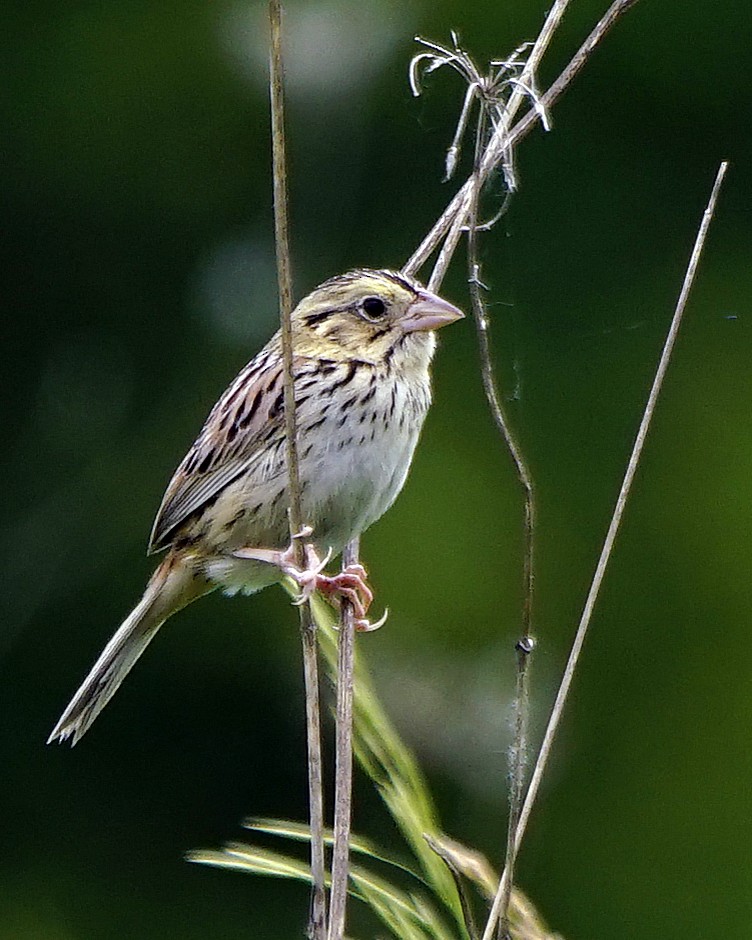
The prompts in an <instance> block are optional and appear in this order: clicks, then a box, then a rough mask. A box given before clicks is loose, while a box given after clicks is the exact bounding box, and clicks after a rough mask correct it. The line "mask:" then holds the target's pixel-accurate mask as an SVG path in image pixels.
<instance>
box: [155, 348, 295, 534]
mask: <svg viewBox="0 0 752 940" xmlns="http://www.w3.org/2000/svg"><path fill="white" fill-rule="evenodd" d="M283 437H284V380H283V369H282V364H281V357H279V356H277V355H273V354H271V352H270V349H269V347H267V348H266V349H265V350H263V351H262V352H261V353H259V355H258V356H256V358H255V359H253V360H251V362H250V363H249V364H248V365H247V366H246V367H245V369H243V371H242V372H241V373H240V374H239V375H238V377H237V378H236V379H235V381H234V382H233V383H232V385H230V387H229V388H228V389H227V391H226V392H225V393H224V394H223V395H222V397H221V398H220V399H219V401H218V402H217V404H216V405H215V406H214V408H213V409H212V411H211V414H210V415H209V417H208V418H207V419H206V423H205V424H204V426H203V428H202V429H201V433H200V434H199V436H198V437H197V438H196V441H195V443H194V444H193V446H192V447H191V449H190V450H189V451H188V453H187V454H186V455H185V458H184V459H183V461H182V463H181V464H180V466H179V467H178V469H177V470H176V471H175V474H174V476H173V478H172V480H171V481H170V484H169V486H168V487H167V491H166V492H165V495H164V498H163V499H162V505H161V506H160V507H159V512H158V513H157V518H156V519H155V521H154V527H153V529H152V533H151V539H150V540H149V552H150V553H152V552H157V551H159V550H160V549H163V548H166V547H167V546H168V545H170V544H171V542H172V541H173V540H174V539H175V537H176V535H177V534H178V533H177V530H178V529H179V527H180V525H181V524H182V523H183V522H185V520H186V519H187V518H188V517H189V516H190V515H191V514H192V513H194V512H196V510H197V509H200V508H201V507H202V506H204V505H206V503H207V502H209V501H210V500H212V499H213V498H215V497H216V496H217V495H218V494H219V493H221V491H222V490H223V489H224V488H225V487H226V486H228V485H229V484H230V483H232V481H233V480H235V479H236V478H237V477H238V476H240V475H241V474H242V473H245V472H248V471H252V469H253V465H254V463H255V462H256V461H257V460H258V459H259V458H260V457H262V456H263V455H264V453H266V452H268V450H269V447H270V446H271V445H272V444H273V442H274V441H275V439H277V440H279V439H281V438H283ZM270 466H271V464H270V463H269V462H267V467H270Z"/></svg>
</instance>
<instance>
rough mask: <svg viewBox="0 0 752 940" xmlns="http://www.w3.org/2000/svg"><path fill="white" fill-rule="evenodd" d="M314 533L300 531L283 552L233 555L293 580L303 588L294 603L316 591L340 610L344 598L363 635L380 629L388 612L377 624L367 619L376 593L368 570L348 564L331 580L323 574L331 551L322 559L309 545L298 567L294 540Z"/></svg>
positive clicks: (241, 550) (261, 550)
mask: <svg viewBox="0 0 752 940" xmlns="http://www.w3.org/2000/svg"><path fill="white" fill-rule="evenodd" d="M312 531H313V530H312V529H311V527H310V526H305V527H304V528H303V530H302V531H301V532H299V533H297V534H296V535H295V536H293V540H292V541H291V542H290V544H289V545H288V547H287V548H286V549H284V550H283V551H279V550H275V549H269V548H254V547H248V548H239V549H237V550H236V551H234V552H233V555H234V556H235V557H236V558H247V559H249V560H252V561H263V562H266V563H267V564H270V565H274V566H275V567H277V568H279V569H280V570H281V571H283V572H284V573H285V574H286V575H288V576H289V577H290V578H292V579H293V581H295V583H296V584H297V585H298V587H299V588H300V594H299V595H298V597H297V598H296V599H295V600H294V602H293V603H295V604H304V603H305V602H306V601H307V600H309V599H310V597H311V595H312V594H313V592H314V591H320V592H321V593H322V594H323V595H324V597H326V598H327V600H329V601H330V602H331V603H333V604H334V606H337V607H338V606H339V602H340V601H341V600H342V598H345V599H346V600H347V601H349V602H350V603H351V604H352V606H353V611H354V613H355V629H356V630H359V631H361V632H367V631H370V630H377V629H378V628H379V627H381V626H382V625H383V624H384V623H385V622H386V618H387V616H388V614H389V611H385V613H384V616H383V617H381V618H379V620H377V621H376V622H375V623H371V621H370V620H368V619H367V617H366V614H367V613H368V608H369V607H370V606H371V602H372V601H373V591H372V590H371V588H370V587H369V585H368V582H367V580H366V579H367V574H366V569H365V568H364V567H363V566H362V565H348V566H347V567H346V568H345V569H343V570H342V571H340V572H339V573H338V574H336V575H333V576H331V577H330V576H328V575H325V574H323V571H324V568H325V567H326V565H327V564H328V563H329V560H330V558H331V557H332V552H331V549H330V550H329V551H328V552H327V553H326V555H325V556H324V558H323V559H321V558H319V556H318V554H317V552H316V549H315V548H314V547H313V545H310V544H308V545H306V546H305V565H304V567H302V568H301V567H300V566H299V565H298V564H297V562H296V559H295V555H296V548H295V540H296V539H300V538H308V537H309V536H310V535H311V533H312Z"/></svg>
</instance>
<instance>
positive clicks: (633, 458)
mask: <svg viewBox="0 0 752 940" xmlns="http://www.w3.org/2000/svg"><path fill="white" fill-rule="evenodd" d="M727 169H728V163H726V162H723V163H721V165H720V166H719V168H718V173H717V174H716V178H715V182H714V184H713V188H712V191H711V193H710V198H709V200H708V204H707V207H706V209H705V212H704V214H703V217H702V222H701V224H700V227H699V230H698V232H697V238H696V239H695V244H694V247H693V249H692V253H691V255H690V258H689V263H688V265H687V271H686V274H685V276H684V282H683V284H682V288H681V291H680V293H679V299H678V300H677V303H676V308H675V310H674V316H673V319H672V321H671V326H670V328H669V331H668V335H667V337H666V342H665V344H664V346H663V351H662V352H661V356H660V359H659V361H658V368H657V369H656V373H655V378H654V379H653V385H652V387H651V389H650V395H649V396H648V401H647V404H646V406H645V410H644V412H643V415H642V420H641V421H640V427H639V429H638V431H637V436H636V438H635V442H634V446H633V448H632V453H631V454H630V457H629V462H628V463H627V469H626V471H625V474H624V480H623V482H622V485H621V489H620V490H619V495H618V497H617V500H616V506H615V508H614V513H613V516H612V518H611V522H610V524H609V527H608V532H607V533H606V538H605V540H604V543H603V548H602V550H601V554H600V557H599V559H598V564H597V566H596V569H595V574H594V576H593V581H592V584H591V585H590V590H589V591H588V595H587V598H586V600H585V606H584V609H583V612H582V616H581V618H580V623H579V626H578V627H577V632H576V634H575V638H574V641H573V643H572V649H571V651H570V654H569V659H568V660H567V664H566V667H565V669H564V674H563V676H562V679H561V684H560V685H559V690H558V692H557V695H556V700H555V702H554V705H553V708H552V710H551V716H550V718H549V720H548V725H547V726H546V732H545V734H544V737H543V743H542V744H541V748H540V752H539V754H538V757H537V760H536V763H535V768H534V769H533V774H532V777H531V779H530V785H529V787H528V790H527V794H526V796H525V802H524V804H523V806H522V812H521V814H520V820H519V823H518V826H517V832H516V836H515V842H516V846H517V849H519V846H520V844H521V842H522V838H523V836H524V834H525V828H526V826H527V823H528V820H529V818H530V813H531V811H532V809H533V806H534V804H535V799H536V797H537V795H538V788H539V787H540V782H541V780H542V779H543V774H544V772H545V769H546V765H547V763H548V758H549V756H550V754H551V748H552V746H553V742H554V738H555V736H556V732H557V729H558V727H559V722H560V721H561V716H562V714H563V711H564V706H565V705H566V701H567V697H568V695H569V690H570V688H571V685H572V680H573V678H574V674H575V671H576V669H577V664H578V662H579V658H580V654H581V652H582V647H583V645H584V643H585V639H586V637H587V632H588V628H589V625H590V620H591V617H592V614H593V610H594V608H595V603H596V601H597V599H598V594H599V592H600V589H601V585H602V584H603V578H604V576H605V573H606V568H607V567H608V562H609V560H610V558H611V553H612V551H613V547H614V544H615V542H616V536H617V535H618V532H619V527H620V525H621V521H622V518H623V515H624V509H625V507H626V504H627V499H628V497H629V493H630V491H631V488H632V483H633V482H634V478H635V474H636V472H637V467H638V465H639V462H640V457H641V455H642V450H643V447H644V445H645V440H646V438H647V434H648V431H649V429H650V422H651V421H652V418H653V414H654V413H655V408H656V404H657V401H658V396H659V394H660V391H661V387H662V385H663V380H664V378H665V375H666V371H667V369H668V366H669V363H670V361H671V354H672V352H673V348H674V344H675V342H676V338H677V336H678V334H679V328H680V326H681V322H682V317H683V315H684V309H685V307H686V304H687V299H688V298H689V294H690V291H691V289H692V284H693V283H694V279H695V274H696V272H697V266H698V264H699V261H700V256H701V255H702V251H703V247H704V245H705V239H706V237H707V234H708V229H709V228H710V223H711V221H712V218H713V214H714V212H715V206H716V202H717V200H718V194H719V192H720V189H721V185H722V184H723V179H724V177H725V175H726V171H727ZM509 882H510V876H509V872H508V871H506V870H505V871H504V873H503V874H502V876H501V879H500V881H499V887H498V890H497V892H496V897H495V898H494V903H493V906H492V908H491V914H490V916H489V919H488V922H487V924H486V929H485V931H484V933H483V940H492V938H493V933H494V929H495V927H496V923H497V919H498V918H499V916H500V913H501V908H502V904H503V899H504V897H505V894H506V892H507V890H508V887H507V885H508V883H509Z"/></svg>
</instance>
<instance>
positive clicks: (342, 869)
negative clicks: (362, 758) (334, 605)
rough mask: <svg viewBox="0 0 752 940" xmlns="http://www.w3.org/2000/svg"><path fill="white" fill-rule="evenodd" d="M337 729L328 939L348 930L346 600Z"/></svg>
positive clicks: (349, 632)
mask: <svg viewBox="0 0 752 940" xmlns="http://www.w3.org/2000/svg"><path fill="white" fill-rule="evenodd" d="M357 560H358V539H353V541H351V542H349V543H348V544H347V545H346V546H345V550H344V552H343V553H342V567H343V568H345V567H347V565H351V564H355V563H357ZM337 652H338V657H337V730H336V742H337V743H336V772H335V782H334V847H333V851H332V887H331V894H330V907H329V935H328V940H342V937H343V935H344V930H345V912H346V908H347V890H348V879H349V867H350V827H351V822H352V767H353V753H352V742H353V736H352V723H353V681H354V680H353V670H354V664H355V614H354V611H353V607H352V604H350V603H349V602H347V601H346V600H343V601H342V611H341V614H340V624H339V637H338V644H337Z"/></svg>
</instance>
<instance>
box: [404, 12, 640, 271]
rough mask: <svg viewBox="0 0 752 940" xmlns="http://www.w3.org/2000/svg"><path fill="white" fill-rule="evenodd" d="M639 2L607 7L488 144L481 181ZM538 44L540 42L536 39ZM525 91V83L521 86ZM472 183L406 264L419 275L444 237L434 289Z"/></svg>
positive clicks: (461, 222) (406, 268)
mask: <svg viewBox="0 0 752 940" xmlns="http://www.w3.org/2000/svg"><path fill="white" fill-rule="evenodd" d="M635 3H637V0H615V2H614V3H612V4H611V6H610V7H609V8H608V10H607V11H606V13H605V14H604V15H603V16H602V17H601V19H600V20H599V21H598V23H597V24H596V26H595V28H594V29H593V30H592V32H591V33H590V35H589V36H588V37H587V39H586V40H585V42H584V43H583V44H582V45H581V46H580V48H579V49H578V50H577V52H576V53H575V55H574V56H573V58H572V59H571V61H570V62H569V64H568V65H567V67H566V68H565V69H564V71H563V72H562V73H561V75H560V76H559V77H558V78H557V80H556V81H555V82H554V83H553V85H551V87H550V88H549V89H548V91H547V92H545V94H543V95H541V96H540V98H539V99H538V100H537V102H536V101H535V99H534V100H533V106H532V107H531V109H530V110H529V111H528V112H527V114H525V115H524V117H522V118H521V119H520V120H519V121H518V122H517V123H516V124H515V125H514V126H513V127H511V128H510V129H509V131H508V134H507V136H506V139H505V140H504V141H503V142H502V141H500V140H499V138H498V137H497V138H495V143H493V146H492V147H489V148H488V150H487V152H486V154H485V156H484V159H483V163H482V167H481V184H483V183H485V181H486V180H487V179H488V178H489V176H490V175H491V173H492V172H493V171H494V170H495V169H496V167H497V166H498V165H499V162H500V161H501V160H502V159H503V155H504V153H505V152H506V151H507V150H508V149H509V148H513V147H514V146H515V145H516V144H518V143H519V142H520V141H521V140H522V139H523V138H524V137H525V136H526V135H527V134H529V133H530V131H531V130H532V128H533V127H534V126H535V124H536V123H537V122H538V121H539V120H541V115H543V114H548V113H549V112H550V110H551V108H552V107H553V105H554V104H555V103H556V101H557V100H558V99H559V98H560V97H561V95H562V94H563V92H564V91H565V90H566V89H567V88H568V87H569V85H570V84H571V83H572V81H573V80H574V78H575V77H576V75H577V74H578V73H579V72H580V71H581V69H582V68H583V66H584V65H585V63H586V62H587V60H588V59H589V58H590V56H591V55H592V53H593V52H594V50H595V49H596V47H597V46H598V45H599V44H600V42H601V41H602V40H603V38H604V37H605V35H606V33H608V31H609V30H610V29H611V28H612V27H613V26H614V24H615V23H616V21H617V20H618V19H619V17H620V16H621V15H622V14H623V13H625V12H626V11H627V10H629V9H630V7H632V6H634V5H635ZM561 12H563V11H559V10H558V6H557V7H554V8H552V10H551V14H550V15H549V18H548V19H550V18H551V15H553V14H556V15H557V20H556V21H557V23H558V21H559V19H560V18H561ZM548 19H547V20H546V24H544V27H543V29H544V30H545V31H546V32H547V33H548V37H547V39H546V45H547V44H548V41H549V40H550V35H551V31H550V30H549V29H548V26H547V24H548ZM536 46H538V42H536ZM544 48H545V47H542V48H541V52H540V54H538V53H536V51H535V47H533V51H532V52H531V54H530V57H529V59H528V61H530V59H532V60H533V62H534V63H535V64H537V63H538V61H539V59H540V55H541V54H542V52H543V51H544ZM525 77H526V76H525V73H524V72H523V76H522V78H525ZM527 84H528V86H529V87H534V83H532V82H527ZM520 90H521V92H522V86H521V88H520ZM472 186H473V177H471V178H470V179H469V180H467V182H466V183H465V184H464V185H463V186H462V187H461V188H460V189H459V190H458V192H457V193H456V194H455V195H454V197H453V198H452V199H451V200H450V202H449V204H448V205H447V207H446V209H444V211H443V212H442V214H441V215H440V216H439V218H438V219H437V221H436V223H435V224H434V226H433V227H432V229H431V230H430V232H429V233H428V234H427V235H426V237H425V238H424V239H423V241H422V242H421V243H420V245H419V246H418V247H417V248H416V250H415V251H414V252H413V254H412V255H411V256H410V258H409V260H408V261H407V263H406V264H405V266H404V267H403V271H404V272H405V273H406V274H408V275H416V274H417V273H418V271H419V270H420V269H421V268H422V267H423V265H424V264H425V263H426V261H427V260H428V258H429V257H430V256H431V255H432V254H433V252H434V251H435V250H436V248H437V247H438V246H439V245H440V244H441V243H442V241H444V240H446V241H445V244H446V248H445V249H443V250H442V253H441V255H440V257H439V259H438V260H437V263H436V266H435V267H434V270H433V273H432V275H431V280H430V281H429V284H430V286H431V287H432V288H433V289H438V287H439V285H440V284H441V281H442V280H443V278H444V274H445V273H446V269H447V267H448V266H449V261H450V260H451V257H452V254H453V252H454V250H455V248H456V245H457V242H458V241H459V238H460V236H461V234H462V231H463V228H464V226H465V225H466V221H467V213H468V209H469V197H470V190H471V188H472ZM450 230H452V235H451V238H449V237H448V234H447V233H449V232H450Z"/></svg>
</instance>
